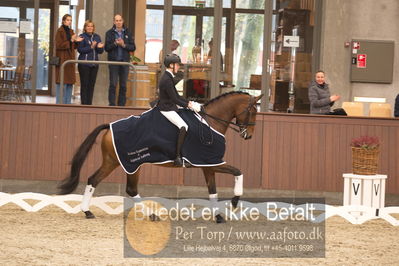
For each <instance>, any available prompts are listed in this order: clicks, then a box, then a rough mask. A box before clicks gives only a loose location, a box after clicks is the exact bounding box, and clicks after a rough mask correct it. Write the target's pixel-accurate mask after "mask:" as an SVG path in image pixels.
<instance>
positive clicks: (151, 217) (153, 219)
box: [149, 214, 161, 222]
mask: <svg viewBox="0 0 399 266" xmlns="http://www.w3.org/2000/svg"><path fill="white" fill-rule="evenodd" d="M149 217H150V220H151V221H152V222H158V221H160V220H161V219H159V217H158V216H156V215H155V214H151V215H150V216H149Z"/></svg>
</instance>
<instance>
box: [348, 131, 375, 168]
mask: <svg viewBox="0 0 399 266" xmlns="http://www.w3.org/2000/svg"><path fill="white" fill-rule="evenodd" d="M351 147H352V169H353V173H354V174H358V175H375V174H376V173H377V169H378V158H379V153H380V149H379V148H380V141H379V139H378V138H377V137H369V136H361V137H358V138H354V139H352V141H351Z"/></svg>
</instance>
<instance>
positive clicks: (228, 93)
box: [204, 91, 249, 106]
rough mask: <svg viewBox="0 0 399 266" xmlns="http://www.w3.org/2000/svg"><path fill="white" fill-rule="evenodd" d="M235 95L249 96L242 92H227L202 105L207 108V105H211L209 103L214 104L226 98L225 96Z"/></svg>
mask: <svg viewBox="0 0 399 266" xmlns="http://www.w3.org/2000/svg"><path fill="white" fill-rule="evenodd" d="M235 94H239V95H249V94H248V93H246V92H242V91H229V92H226V93H223V94H220V95H219V96H216V97H215V98H213V99H211V100H209V101H208V102H206V103H205V104H204V106H207V105H209V104H211V103H213V102H216V101H218V100H220V99H221V98H224V97H226V96H230V95H235Z"/></svg>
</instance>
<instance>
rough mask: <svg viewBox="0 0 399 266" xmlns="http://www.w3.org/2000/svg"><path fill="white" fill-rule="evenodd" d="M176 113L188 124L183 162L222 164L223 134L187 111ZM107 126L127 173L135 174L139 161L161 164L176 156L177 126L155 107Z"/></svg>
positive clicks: (140, 162) (183, 149)
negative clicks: (109, 127)
mask: <svg viewBox="0 0 399 266" xmlns="http://www.w3.org/2000/svg"><path fill="white" fill-rule="evenodd" d="M178 114H179V115H180V116H181V117H182V118H183V119H184V121H185V122H186V123H187V125H188V132H187V135H186V138H185V140H184V143H183V147H182V157H183V160H184V161H185V163H186V162H188V163H190V164H191V165H193V166H198V167H200V166H201V167H202V166H204V167H206V166H208V167H210V166H217V165H221V164H224V163H225V162H224V161H223V156H224V152H225V149H226V140H225V138H224V136H223V135H222V134H221V133H219V132H217V131H216V130H214V129H212V128H210V127H209V126H208V125H207V124H206V122H204V121H201V117H200V116H199V115H198V114H196V113H194V112H192V111H191V110H187V109H180V110H179V111H178ZM110 126H111V132H112V141H113V144H114V149H115V152H116V154H117V156H118V159H119V163H120V164H121V166H122V168H123V169H124V170H125V172H126V173H128V174H133V173H135V172H136V171H137V170H138V169H139V167H140V166H141V165H142V164H143V163H155V164H164V163H169V162H173V161H174V159H175V158H176V144H177V137H178V134H179V129H178V128H177V127H176V126H175V125H174V124H172V123H171V122H169V120H167V119H166V118H165V117H164V116H163V115H162V114H161V112H160V111H159V109H158V108H157V107H155V108H154V109H151V110H149V111H147V112H144V113H142V114H141V115H140V116H130V117H128V118H125V119H121V120H118V121H115V122H112V123H110Z"/></svg>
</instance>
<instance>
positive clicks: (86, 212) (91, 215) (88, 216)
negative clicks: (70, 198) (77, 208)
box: [84, 211, 96, 219]
mask: <svg viewBox="0 0 399 266" xmlns="http://www.w3.org/2000/svg"><path fill="white" fill-rule="evenodd" d="M84 213H85V215H86V219H94V218H96V216H94V214H93V213H92V212H91V211H85V212H84Z"/></svg>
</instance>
